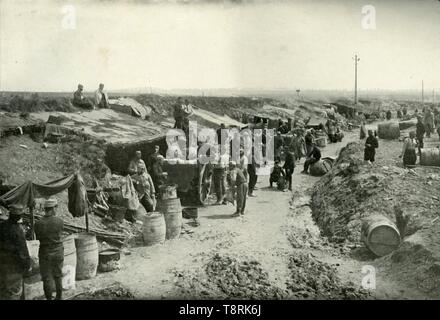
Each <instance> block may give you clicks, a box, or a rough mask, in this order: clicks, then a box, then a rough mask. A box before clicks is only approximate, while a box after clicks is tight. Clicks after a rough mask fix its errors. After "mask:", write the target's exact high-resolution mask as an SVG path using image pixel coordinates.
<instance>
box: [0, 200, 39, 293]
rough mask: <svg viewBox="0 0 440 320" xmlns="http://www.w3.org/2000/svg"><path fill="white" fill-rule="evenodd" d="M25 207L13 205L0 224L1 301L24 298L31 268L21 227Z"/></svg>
mask: <svg viewBox="0 0 440 320" xmlns="http://www.w3.org/2000/svg"><path fill="white" fill-rule="evenodd" d="M23 212H24V207H23V206H21V205H18V204H17V205H12V206H11V207H10V208H9V219H8V220H6V221H4V222H2V223H1V224H0V300H19V299H22V298H23V275H24V274H25V273H26V272H27V271H29V269H30V267H31V258H30V257H29V251H28V248H27V245H26V238H25V234H24V231H23V229H22V227H21V226H20V222H21V216H22V214H23Z"/></svg>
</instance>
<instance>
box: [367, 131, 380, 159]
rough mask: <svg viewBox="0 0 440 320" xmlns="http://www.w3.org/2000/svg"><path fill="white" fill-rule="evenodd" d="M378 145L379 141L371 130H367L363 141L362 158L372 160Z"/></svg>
mask: <svg viewBox="0 0 440 320" xmlns="http://www.w3.org/2000/svg"><path fill="white" fill-rule="evenodd" d="M378 147H379V141H378V140H377V138H376V137H375V136H374V132H373V130H368V138H367V140H366V141H365V150H364V160H365V161H370V162H374V157H375V155H376V149H377V148H378Z"/></svg>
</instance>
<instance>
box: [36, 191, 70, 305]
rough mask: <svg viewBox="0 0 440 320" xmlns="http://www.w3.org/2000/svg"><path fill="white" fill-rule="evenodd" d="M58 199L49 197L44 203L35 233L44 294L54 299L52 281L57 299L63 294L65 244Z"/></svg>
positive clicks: (47, 297) (49, 298)
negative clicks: (38, 244)
mask: <svg viewBox="0 0 440 320" xmlns="http://www.w3.org/2000/svg"><path fill="white" fill-rule="evenodd" d="M57 206H58V203H57V200H56V199H54V198H51V199H48V200H46V201H45V203H44V212H45V214H44V216H43V217H42V218H41V219H40V220H38V221H37V222H36V223H35V235H36V238H37V240H39V241H40V249H39V252H38V258H39V261H40V273H41V278H42V280H43V289H44V295H45V296H46V299H47V300H52V299H53V296H52V281H54V282H55V290H56V297H55V299H56V300H61V299H62V294H63V285H62V278H63V271H62V269H63V263H64V246H63V240H62V233H63V228H64V223H63V220H62V219H61V218H59V217H56V211H55V209H56V207H57Z"/></svg>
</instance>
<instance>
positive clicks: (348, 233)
mask: <svg viewBox="0 0 440 320" xmlns="http://www.w3.org/2000/svg"><path fill="white" fill-rule="evenodd" d="M362 150H363V146H362V145H361V144H360V143H351V144H348V145H347V147H346V148H344V149H342V150H341V153H340V155H339V157H338V159H337V161H336V163H335V166H334V167H333V168H332V170H331V171H330V172H329V174H327V175H326V176H324V177H323V178H322V179H321V180H320V181H319V182H318V183H317V184H316V185H315V187H314V190H313V195H312V210H313V218H314V219H315V221H316V222H317V224H318V225H319V227H320V228H321V231H322V233H323V235H325V236H327V237H329V238H330V240H333V241H336V242H338V241H344V240H348V241H350V242H359V241H360V231H361V221H362V219H363V218H366V217H368V216H370V215H373V214H380V215H384V216H387V217H388V218H390V219H391V220H392V221H395V207H396V206H397V207H399V208H401V209H402V210H403V211H404V213H405V214H408V215H410V221H409V225H408V229H407V233H406V234H405V235H410V234H413V233H414V232H416V231H417V230H418V229H419V228H420V226H421V225H423V224H425V223H427V222H428V221H430V220H431V219H433V218H435V217H436V214H435V210H434V209H435V207H436V206H438V204H439V203H438V202H439V198H438V196H436V195H438V194H439V192H440V185H439V184H438V183H436V181H440V175H438V170H437V171H436V169H433V168H424V167H418V168H415V169H414V170H407V169H403V168H401V167H397V166H395V165H392V164H389V165H386V166H383V165H381V164H373V165H371V164H368V163H364V162H363V161H362ZM385 152H386V150H385ZM385 164H388V163H385Z"/></svg>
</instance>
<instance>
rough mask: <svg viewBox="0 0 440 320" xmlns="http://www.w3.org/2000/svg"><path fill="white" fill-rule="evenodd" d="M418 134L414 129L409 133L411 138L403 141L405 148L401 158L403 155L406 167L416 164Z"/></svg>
mask: <svg viewBox="0 0 440 320" xmlns="http://www.w3.org/2000/svg"><path fill="white" fill-rule="evenodd" d="M415 138H416V134H415V132H414V131H411V132H410V133H409V138H406V139H405V140H404V142H403V149H402V154H401V155H400V158H402V157H403V165H404V166H405V167H406V166H408V165H415V164H416V161H417V155H416V148H417V141H416V139H415Z"/></svg>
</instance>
